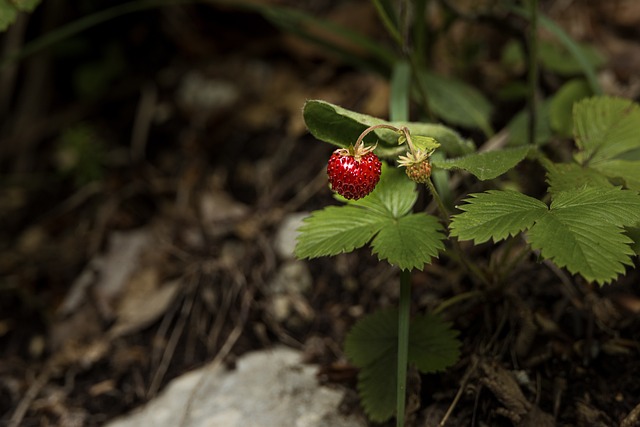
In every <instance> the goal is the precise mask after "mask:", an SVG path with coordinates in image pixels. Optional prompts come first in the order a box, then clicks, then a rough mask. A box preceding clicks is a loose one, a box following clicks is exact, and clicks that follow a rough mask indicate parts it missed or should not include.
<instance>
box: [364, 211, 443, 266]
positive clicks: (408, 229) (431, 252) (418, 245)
mask: <svg viewBox="0 0 640 427" xmlns="http://www.w3.org/2000/svg"><path fill="white" fill-rule="evenodd" d="M444 237H445V236H444V234H442V225H440V222H438V219H437V218H436V217H434V216H431V215H427V214H423V213H419V214H413V215H408V216H404V217H402V218H399V219H397V220H390V221H388V222H387V223H386V224H385V225H384V226H383V227H382V228H381V229H380V232H379V233H378V234H377V235H376V237H375V238H374V239H373V242H372V243H371V246H372V251H373V253H374V254H376V255H378V258H379V259H381V260H387V261H388V262H389V264H392V265H395V266H398V267H399V268H400V269H402V270H410V269H412V268H415V269H418V270H422V269H423V268H424V265H425V264H427V263H429V262H431V259H432V258H434V257H437V256H438V252H440V251H441V250H443V249H444V244H443V243H442V240H443V239H444Z"/></svg>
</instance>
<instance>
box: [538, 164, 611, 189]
mask: <svg viewBox="0 0 640 427" xmlns="http://www.w3.org/2000/svg"><path fill="white" fill-rule="evenodd" d="M547 182H548V184H549V193H551V194H557V193H560V192H562V191H572V190H579V189H581V188H584V187H601V188H610V187H612V186H613V185H612V184H611V183H610V182H609V180H608V179H607V177H606V176H604V175H603V174H601V173H600V172H598V171H597V170H595V169H592V168H590V167H584V166H581V165H579V164H577V163H573V162H572V163H549V164H548V165H547Z"/></svg>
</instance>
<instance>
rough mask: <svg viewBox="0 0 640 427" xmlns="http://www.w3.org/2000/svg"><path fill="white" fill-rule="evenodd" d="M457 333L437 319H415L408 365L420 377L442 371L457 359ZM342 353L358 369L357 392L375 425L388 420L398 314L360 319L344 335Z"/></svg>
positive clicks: (392, 408)
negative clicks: (415, 369)
mask: <svg viewBox="0 0 640 427" xmlns="http://www.w3.org/2000/svg"><path fill="white" fill-rule="evenodd" d="M457 335H458V333H457V332H456V331H454V330H452V329H451V325H450V324H449V323H447V322H444V321H442V320H441V319H440V318H439V317H436V316H430V315H422V316H416V317H415V318H414V319H413V320H412V321H411V324H410V327H409V349H408V350H409V355H408V359H409V362H410V363H413V364H415V365H416V367H417V368H418V370H419V371H420V372H422V373H433V372H437V371H441V370H443V369H445V368H447V367H449V366H451V365H453V364H454V363H455V362H456V361H457V360H458V357H459V347H460V342H459V341H458V340H457V338H456V336H457ZM345 353H346V354H347V356H348V357H349V359H350V360H351V361H352V362H353V363H354V365H356V366H358V367H359V368H360V369H361V370H360V374H359V375H358V391H359V393H360V397H361V400H362V405H363V407H364V409H365V412H366V413H367V415H368V416H369V417H370V418H371V420H372V421H375V422H383V421H386V420H388V419H389V418H391V417H392V416H393V414H394V412H395V403H396V399H395V397H396V375H397V374H396V364H397V354H398V310H396V309H387V310H382V311H378V312H376V313H373V314H370V315H368V316H366V317H363V318H362V319H360V320H359V321H358V322H357V323H356V324H355V325H354V327H353V329H352V330H351V331H350V332H349V334H348V335H347V340H346V342H345Z"/></svg>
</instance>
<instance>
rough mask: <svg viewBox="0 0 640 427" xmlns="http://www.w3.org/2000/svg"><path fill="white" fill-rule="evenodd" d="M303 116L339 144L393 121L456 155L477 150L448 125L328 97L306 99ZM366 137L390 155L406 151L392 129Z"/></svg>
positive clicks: (320, 135)
mask: <svg viewBox="0 0 640 427" xmlns="http://www.w3.org/2000/svg"><path fill="white" fill-rule="evenodd" d="M303 116H304V121H305V123H306V125H307V128H308V129H309V132H311V134H312V135H313V136H314V137H316V138H317V139H319V140H321V141H324V142H328V143H330V144H333V145H336V146H338V147H347V146H349V145H351V144H353V143H355V142H356V140H357V139H358V136H360V134H361V133H362V132H363V131H364V130H365V129H366V128H368V127H369V126H373V125H379V124H390V125H392V126H395V127H397V128H400V127H402V126H406V127H408V128H409V130H410V131H411V135H412V136H413V135H422V136H430V137H433V138H434V139H436V140H437V141H438V142H439V143H440V144H441V145H442V149H443V150H444V151H445V152H447V153H449V154H450V155H453V156H461V155H464V154H468V153H471V152H473V151H474V150H475V146H474V145H473V143H471V142H470V141H467V140H464V139H462V138H461V137H460V135H459V134H458V133H457V132H455V131H454V130H452V129H450V128H448V127H446V126H442V125H438V124H432V123H415V122H387V121H385V120H381V119H378V118H375V117H372V116H368V115H366V114H361V113H356V112H355V111H350V110H347V109H345V108H342V107H339V106H337V105H334V104H330V103H328V102H325V101H319V100H311V101H307V102H306V103H305V105H304V109H303ZM364 141H365V142H366V143H367V144H375V143H376V142H379V143H380V145H379V146H378V150H376V152H381V153H383V154H385V155H386V156H390V157H395V156H397V155H398V154H400V153H404V152H405V151H406V147H398V146H397V141H398V134H397V133H395V132H392V131H389V130H384V129H380V130H375V131H373V132H371V133H370V134H368V135H367V136H366V137H365V138H364Z"/></svg>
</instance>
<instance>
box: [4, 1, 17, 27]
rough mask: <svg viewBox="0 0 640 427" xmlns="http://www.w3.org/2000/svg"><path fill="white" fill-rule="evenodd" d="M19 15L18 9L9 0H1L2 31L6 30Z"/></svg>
mask: <svg viewBox="0 0 640 427" xmlns="http://www.w3.org/2000/svg"><path fill="white" fill-rule="evenodd" d="M17 17H18V9H16V8H15V6H14V5H13V4H12V3H11V2H10V1H9V0H0V31H6V30H7V28H9V25H11V24H13V22H14V21H15V20H16V18H17Z"/></svg>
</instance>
